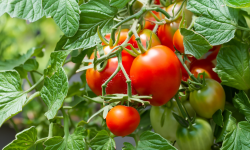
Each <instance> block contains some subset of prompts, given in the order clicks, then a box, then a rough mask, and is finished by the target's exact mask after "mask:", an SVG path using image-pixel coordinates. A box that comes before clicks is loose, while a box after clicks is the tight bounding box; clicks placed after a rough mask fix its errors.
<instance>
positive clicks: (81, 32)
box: [59, 0, 117, 49]
mask: <svg viewBox="0 0 250 150" xmlns="http://www.w3.org/2000/svg"><path fill="white" fill-rule="evenodd" d="M80 10H81V14H80V26H79V29H78V31H77V33H76V34H75V35H74V36H73V37H71V38H69V39H68V41H67V43H66V44H65V45H64V47H63V48H64V49H79V48H84V49H87V48H91V47H94V46H95V45H96V43H99V42H101V40H100V39H99V37H98V35H97V27H98V26H99V28H100V29H101V32H102V34H107V33H110V31H111V28H112V26H113V25H114V24H115V21H114V20H113V19H114V17H115V15H116V13H117V9H116V8H114V7H111V6H110V4H109V0H91V1H89V2H88V3H85V4H82V5H81V6H80ZM63 40H65V39H63ZM59 42H60V41H59Z"/></svg>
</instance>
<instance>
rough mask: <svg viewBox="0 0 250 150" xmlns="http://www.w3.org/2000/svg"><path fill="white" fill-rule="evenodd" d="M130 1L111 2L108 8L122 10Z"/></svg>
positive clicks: (115, 0) (117, 0)
mask: <svg viewBox="0 0 250 150" xmlns="http://www.w3.org/2000/svg"><path fill="white" fill-rule="evenodd" d="M129 1H131V0H111V1H110V6H113V7H116V8H123V7H124V6H126V5H127V3H128V2H129Z"/></svg>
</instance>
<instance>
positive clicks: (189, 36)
mask: <svg viewBox="0 0 250 150" xmlns="http://www.w3.org/2000/svg"><path fill="white" fill-rule="evenodd" d="M180 32H181V34H182V35H183V36H184V37H183V45H184V48H185V54H191V55H193V56H194V57H196V58H200V57H201V56H203V55H204V54H205V53H207V52H208V50H209V49H211V48H212V45H210V44H209V42H208V41H207V40H206V39H205V38H204V37H202V36H201V35H199V34H198V33H195V32H194V31H192V30H188V29H185V28H181V29H180Z"/></svg>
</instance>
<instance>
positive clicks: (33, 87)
mask: <svg viewBox="0 0 250 150" xmlns="http://www.w3.org/2000/svg"><path fill="white" fill-rule="evenodd" d="M43 80H44V76H42V77H41V78H40V79H39V80H38V81H37V82H36V83H35V84H34V85H33V86H32V87H31V88H30V89H28V90H27V91H25V93H29V92H31V91H32V90H34V89H35V88H36V86H37V85H38V84H40V83H41V82H42V81H43Z"/></svg>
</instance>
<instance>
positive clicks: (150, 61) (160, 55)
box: [130, 45, 181, 106]
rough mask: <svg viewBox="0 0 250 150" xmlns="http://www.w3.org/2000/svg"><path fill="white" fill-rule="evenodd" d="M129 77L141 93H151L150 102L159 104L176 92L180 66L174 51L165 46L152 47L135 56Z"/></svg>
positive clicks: (179, 78) (154, 104)
mask: <svg viewBox="0 0 250 150" xmlns="http://www.w3.org/2000/svg"><path fill="white" fill-rule="evenodd" d="M130 78H131V81H132V85H133V87H134V88H135V90H136V91H137V92H138V93H139V94H141V95H152V99H150V100H149V101H150V104H151V105H153V106H161V105H163V104H165V103H167V102H168V101H169V100H170V99H171V98H172V97H174V95H175V94H176V93H177V91H178V89H179V86H180V83H181V68H180V63H179V59H178V58H177V56H176V55H175V53H174V52H173V51H172V50H171V49H169V48H168V47H166V46H163V45H158V46H155V47H152V48H151V49H149V50H148V51H146V53H144V54H141V55H139V56H137V57H136V58H135V60H134V62H133V64H132V66H131V70H130Z"/></svg>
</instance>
